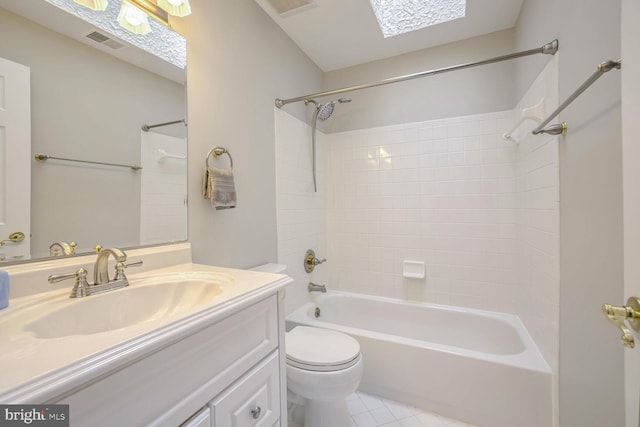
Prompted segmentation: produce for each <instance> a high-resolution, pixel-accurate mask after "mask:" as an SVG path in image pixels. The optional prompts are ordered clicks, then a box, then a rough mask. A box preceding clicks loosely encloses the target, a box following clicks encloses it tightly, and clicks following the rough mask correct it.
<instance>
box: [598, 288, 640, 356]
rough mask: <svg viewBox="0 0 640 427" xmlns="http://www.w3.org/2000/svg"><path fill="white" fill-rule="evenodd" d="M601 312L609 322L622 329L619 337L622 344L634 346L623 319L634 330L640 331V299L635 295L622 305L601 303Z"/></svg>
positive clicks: (629, 346) (628, 346) (631, 335)
mask: <svg viewBox="0 0 640 427" xmlns="http://www.w3.org/2000/svg"><path fill="white" fill-rule="evenodd" d="M602 314H604V315H605V316H606V317H607V320H609V322H611V323H612V324H613V325H614V326H615V327H617V328H619V329H620V330H621V331H622V337H620V339H621V341H622V345H624V346H625V347H627V348H634V347H635V345H636V344H635V340H634V338H633V334H632V333H631V331H630V330H629V328H628V327H627V325H626V324H625V321H626V322H627V323H628V324H629V326H631V328H632V329H633V330H634V331H636V332H640V299H639V298H637V297H629V299H628V300H627V305H623V306H615V305H610V304H603V305H602Z"/></svg>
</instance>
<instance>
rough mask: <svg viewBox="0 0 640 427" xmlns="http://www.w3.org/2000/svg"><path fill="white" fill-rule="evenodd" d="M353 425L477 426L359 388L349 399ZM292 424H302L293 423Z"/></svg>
mask: <svg viewBox="0 0 640 427" xmlns="http://www.w3.org/2000/svg"><path fill="white" fill-rule="evenodd" d="M347 406H348V408H349V413H350V414H351V427H473V426H472V425H471V424H466V423H463V422H461V421H458V420H454V419H451V418H446V417H443V416H440V415H436V414H433V413H429V412H425V411H422V410H420V409H418V408H415V407H412V406H407V405H404V404H402V403H398V402H394V401H393V400H388V399H384V398H381V397H377V396H373V395H370V394H367V393H363V392H360V391H357V392H355V393H353V394H352V395H351V396H349V397H348V398H347ZM289 427H302V426H298V425H296V424H294V423H291V422H289Z"/></svg>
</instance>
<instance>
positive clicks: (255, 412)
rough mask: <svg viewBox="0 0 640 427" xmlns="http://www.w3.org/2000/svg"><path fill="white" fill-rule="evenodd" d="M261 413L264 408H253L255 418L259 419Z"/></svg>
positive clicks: (252, 412)
mask: <svg viewBox="0 0 640 427" xmlns="http://www.w3.org/2000/svg"><path fill="white" fill-rule="evenodd" d="M261 413H262V408H261V407H259V406H258V407H256V408H254V409H252V410H251V416H252V417H253V419H254V420H257V419H258V418H260V414H261Z"/></svg>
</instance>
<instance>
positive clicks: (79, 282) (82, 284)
mask: <svg viewBox="0 0 640 427" xmlns="http://www.w3.org/2000/svg"><path fill="white" fill-rule="evenodd" d="M68 279H76V282H75V284H74V285H73V289H72V290H71V295H70V297H71V298H78V297H86V296H87V295H89V293H90V289H89V283H88V282H87V270H85V269H84V268H80V269H78V270H77V271H74V272H73V273H70V274H52V275H50V276H49V278H48V279H47V280H48V281H49V283H58V282H61V281H63V280H68Z"/></svg>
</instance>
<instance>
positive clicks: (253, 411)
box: [211, 351, 280, 427]
mask: <svg viewBox="0 0 640 427" xmlns="http://www.w3.org/2000/svg"><path fill="white" fill-rule="evenodd" d="M279 378H280V373H279V370H278V352H277V351H276V352H274V353H273V354H272V355H271V356H269V357H268V358H267V359H266V360H264V361H263V362H261V363H260V364H258V366H256V367H255V368H254V369H252V370H251V371H249V372H248V373H247V374H246V375H245V376H244V377H242V378H241V379H240V380H238V382H236V383H235V384H233V385H232V386H231V387H229V388H228V389H227V390H225V391H224V392H223V393H222V394H221V395H220V396H219V397H218V398H216V399H215V400H214V401H213V402H212V403H211V407H212V409H213V420H214V425H215V426H216V427H241V426H242V427H271V426H273V425H274V424H276V423H277V421H278V418H279V416H280V389H279Z"/></svg>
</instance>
